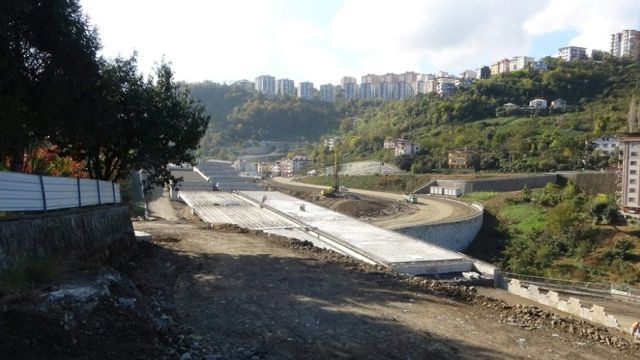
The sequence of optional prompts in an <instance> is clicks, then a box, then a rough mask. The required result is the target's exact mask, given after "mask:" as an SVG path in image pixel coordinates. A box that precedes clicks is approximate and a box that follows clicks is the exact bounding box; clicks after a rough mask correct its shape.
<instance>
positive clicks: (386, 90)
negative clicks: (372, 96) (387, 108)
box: [378, 81, 396, 100]
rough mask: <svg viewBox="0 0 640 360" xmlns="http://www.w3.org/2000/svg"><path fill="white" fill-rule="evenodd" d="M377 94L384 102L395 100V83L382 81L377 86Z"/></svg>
mask: <svg viewBox="0 0 640 360" xmlns="http://www.w3.org/2000/svg"><path fill="white" fill-rule="evenodd" d="M378 89H379V92H378V96H379V97H380V98H382V99H384V100H393V99H395V95H396V94H395V93H396V92H395V83H393V82H391V81H389V82H387V81H383V82H381V83H380V84H379V87H378Z"/></svg>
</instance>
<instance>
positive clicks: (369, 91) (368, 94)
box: [360, 82, 378, 100]
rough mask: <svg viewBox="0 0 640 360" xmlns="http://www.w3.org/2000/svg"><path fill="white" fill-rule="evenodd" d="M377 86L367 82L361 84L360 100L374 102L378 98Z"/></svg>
mask: <svg viewBox="0 0 640 360" xmlns="http://www.w3.org/2000/svg"><path fill="white" fill-rule="evenodd" d="M377 89H378V87H377V84H374V83H370V82H366V83H362V84H360V98H361V99H364V100H373V99H375V98H376V97H378V91H377Z"/></svg>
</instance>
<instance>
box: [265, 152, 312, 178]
mask: <svg viewBox="0 0 640 360" xmlns="http://www.w3.org/2000/svg"><path fill="white" fill-rule="evenodd" d="M308 166H309V158H307V157H306V156H303V155H296V156H294V157H292V158H290V159H285V158H283V159H280V160H277V161H276V162H274V163H273V165H272V166H271V174H272V175H273V176H282V177H292V176H294V175H296V174H301V173H304V172H305V170H306V169H307V167H308Z"/></svg>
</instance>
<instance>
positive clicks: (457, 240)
mask: <svg viewBox="0 0 640 360" xmlns="http://www.w3.org/2000/svg"><path fill="white" fill-rule="evenodd" d="M466 205H469V204H466ZM469 206H473V207H474V208H476V209H477V210H478V212H477V213H476V214H474V215H473V216H470V217H468V218H466V219H462V220H456V221H452V222H447V223H437V224H427V225H420V226H412V227H407V228H402V229H396V231H398V232H400V233H403V234H406V235H409V236H413V237H415V238H418V239H420V240H425V241H426V242H428V243H430V244H434V245H437V246H440V247H443V248H445V249H448V250H453V251H463V250H464V249H466V248H467V247H468V246H469V244H471V242H472V241H473V239H475V237H476V235H478V232H479V231H480V228H481V227H482V218H483V214H484V207H483V206H482V205H480V204H477V203H474V204H472V205H469Z"/></svg>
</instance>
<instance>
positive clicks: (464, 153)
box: [447, 149, 478, 169]
mask: <svg viewBox="0 0 640 360" xmlns="http://www.w3.org/2000/svg"><path fill="white" fill-rule="evenodd" d="M447 158H448V164H449V168H450V169H468V168H472V167H473V165H474V163H476V162H477V160H478V154H477V153H476V152H475V151H474V150H469V149H454V150H450V151H449V153H448V154H447Z"/></svg>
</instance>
